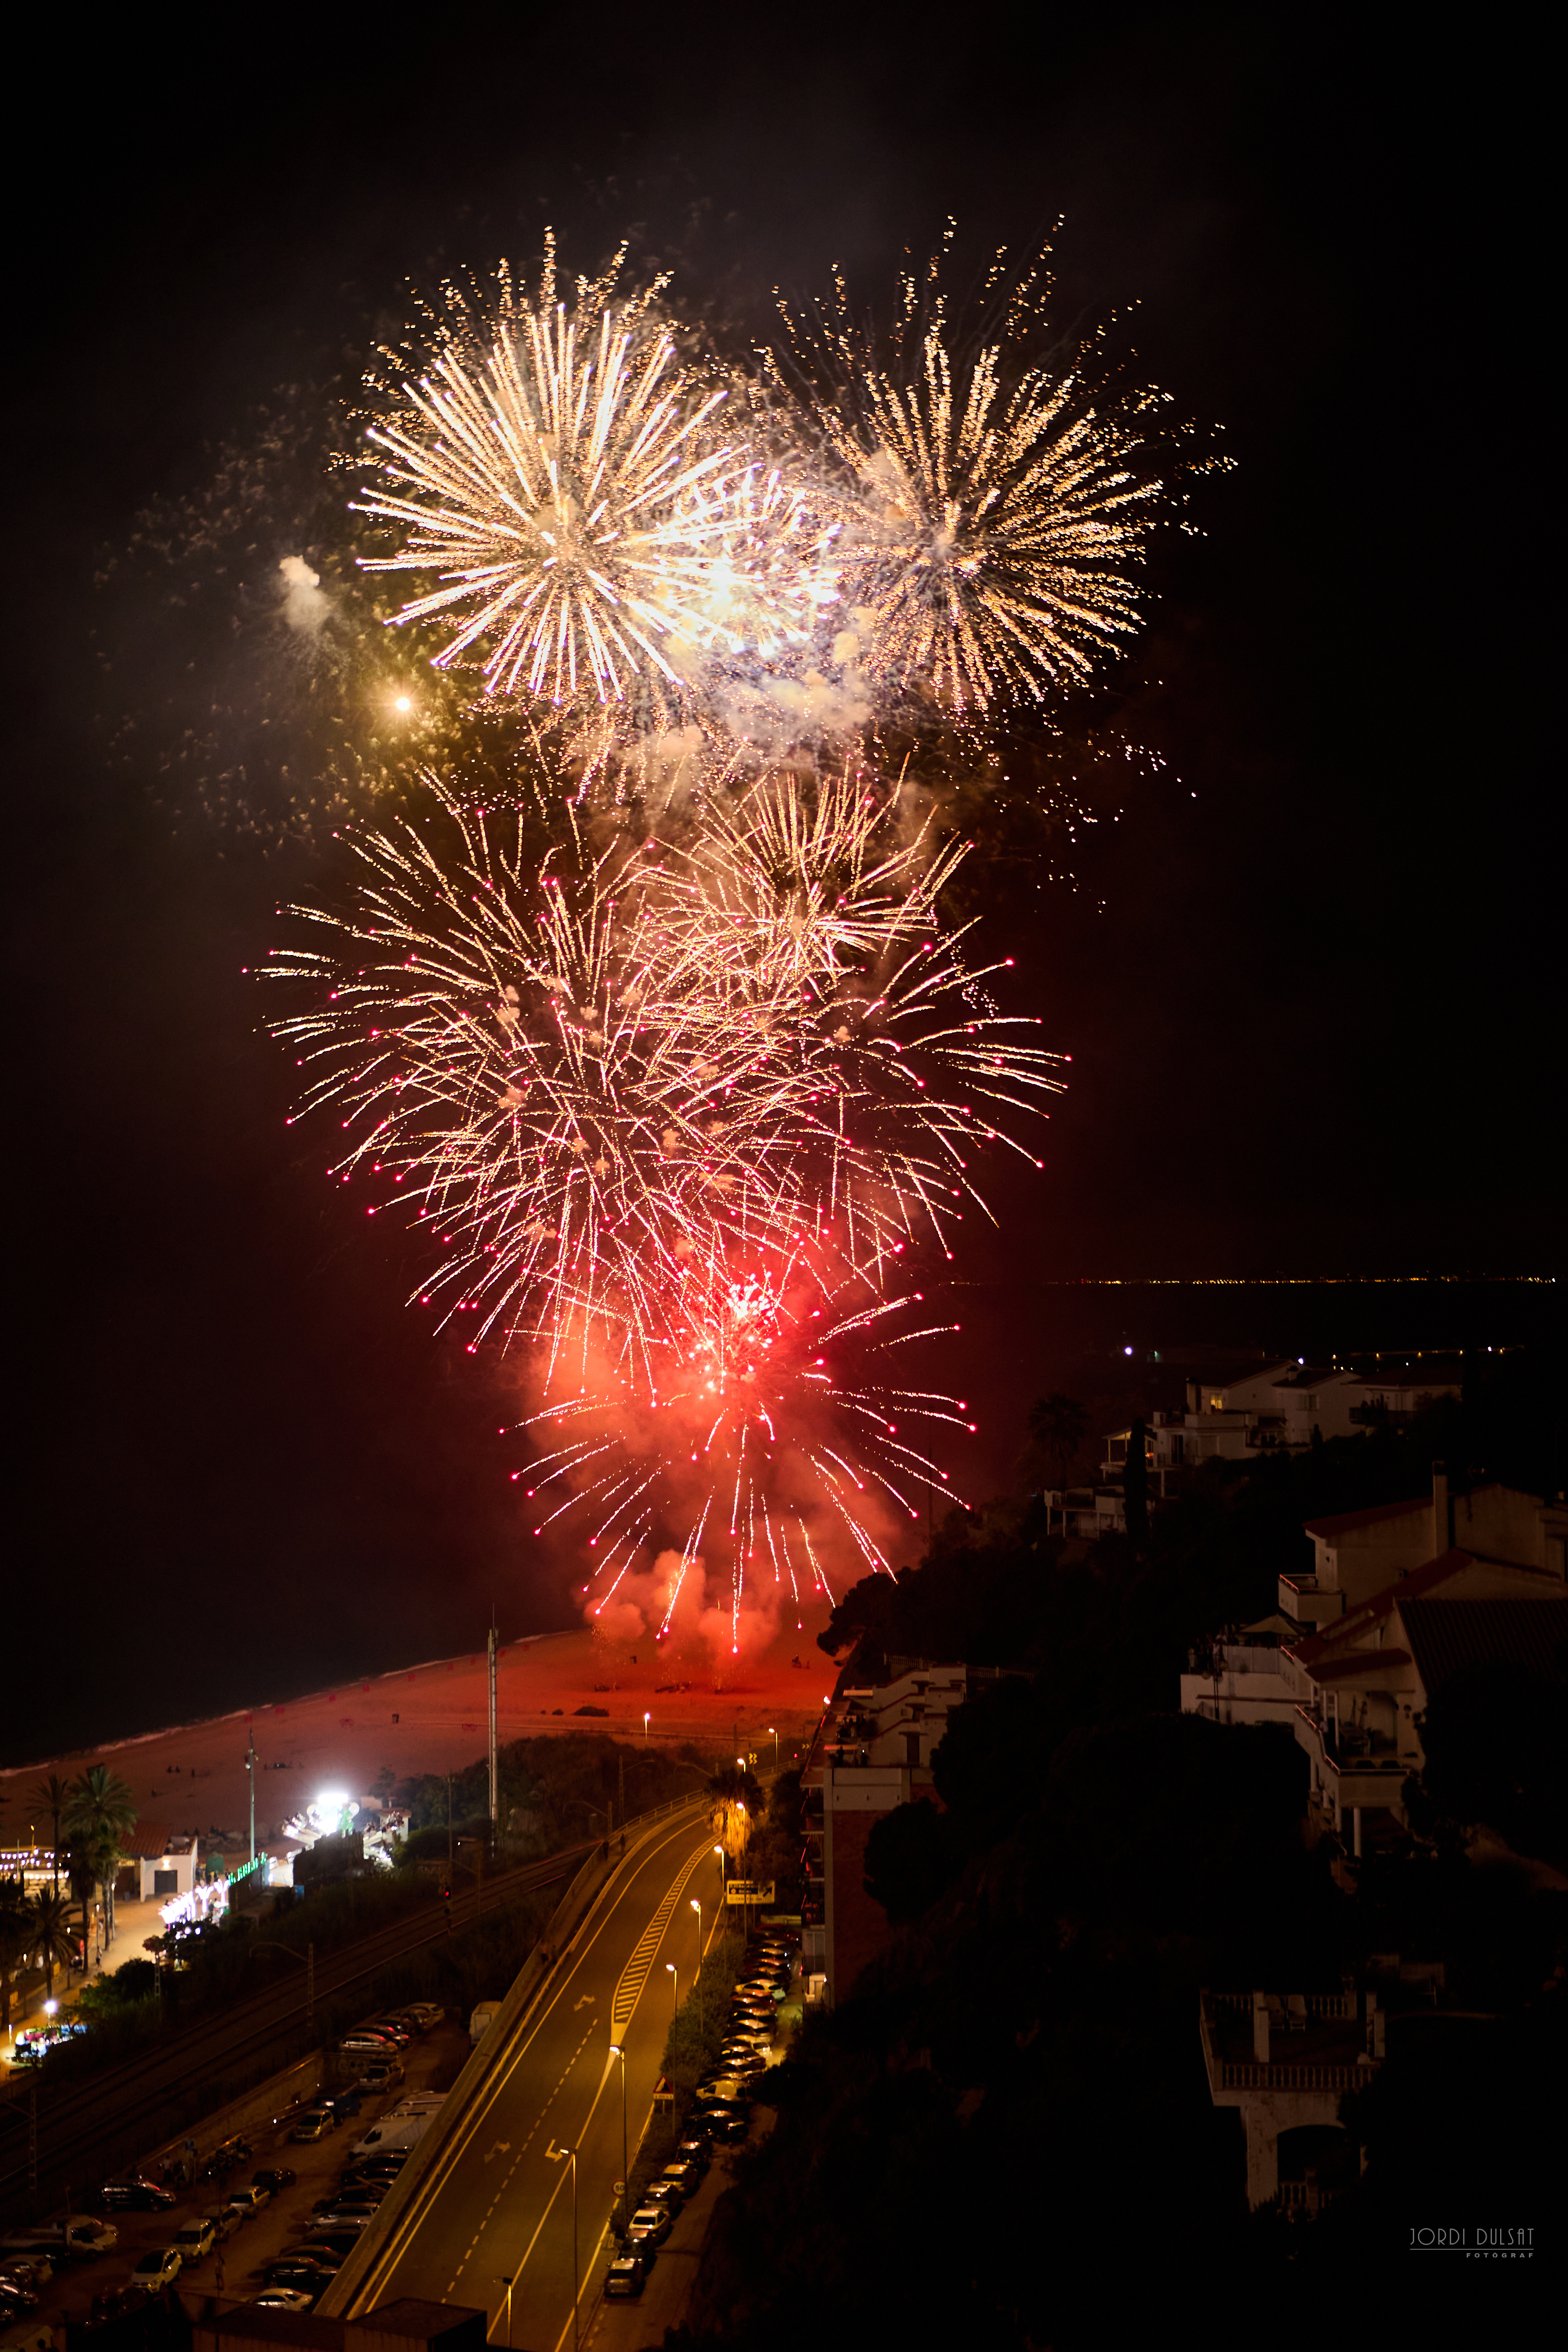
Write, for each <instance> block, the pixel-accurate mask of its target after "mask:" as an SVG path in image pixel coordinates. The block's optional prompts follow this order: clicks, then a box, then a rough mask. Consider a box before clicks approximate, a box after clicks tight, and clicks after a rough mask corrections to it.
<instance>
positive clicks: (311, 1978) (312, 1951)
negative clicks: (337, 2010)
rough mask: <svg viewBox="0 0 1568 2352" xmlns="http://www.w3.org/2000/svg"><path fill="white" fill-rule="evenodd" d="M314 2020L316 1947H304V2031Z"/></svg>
mask: <svg viewBox="0 0 1568 2352" xmlns="http://www.w3.org/2000/svg"><path fill="white" fill-rule="evenodd" d="M315 2021H316V1947H315V1946H314V1944H307V1945H306V1947H305V2031H306V2032H307V2033H308V2032H310V2028H311V2026H312V2025H314V2023H315Z"/></svg>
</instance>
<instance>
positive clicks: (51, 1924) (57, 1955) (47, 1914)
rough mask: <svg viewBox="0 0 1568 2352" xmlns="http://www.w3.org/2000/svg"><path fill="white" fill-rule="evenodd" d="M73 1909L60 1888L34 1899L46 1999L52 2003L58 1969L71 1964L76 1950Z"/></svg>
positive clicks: (36, 1930) (34, 1917)
mask: <svg viewBox="0 0 1568 2352" xmlns="http://www.w3.org/2000/svg"><path fill="white" fill-rule="evenodd" d="M70 1910H71V1906H70V1904H69V1902H68V1899H67V1897H66V1896H65V1895H62V1894H61V1893H60V1892H59V1889H58V1887H57V1888H56V1889H55V1891H54V1892H53V1893H52V1894H49V1893H45V1894H42V1895H37V1896H36V1897H35V1898H34V1902H33V1919H34V1923H35V1932H36V1936H37V1949H38V1957H39V1958H40V1959H41V1960H42V1961H43V1963H44V1999H45V2000H53V1999H54V1994H55V1967H56V1963H57V1962H58V1961H60V1960H68V1959H69V1958H70V1957H71V1955H72V1953H73V1952H74V1951H75V1949H76V1930H75V1928H74V1927H72V1925H71V1919H70Z"/></svg>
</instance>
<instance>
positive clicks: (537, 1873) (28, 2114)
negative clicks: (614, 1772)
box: [0, 1824, 629, 2221]
mask: <svg viewBox="0 0 1568 2352" xmlns="http://www.w3.org/2000/svg"><path fill="white" fill-rule="evenodd" d="M628 1826H629V1824H628ZM599 1843H601V1841H599V1840H597V1839H595V1840H592V1841H591V1842H590V1843H587V1844H585V1845H577V1846H572V1847H569V1848H567V1849H566V1850H565V1851H563V1853H555V1854H550V1855H547V1856H546V1857H545V1858H544V1859H543V1860H542V1861H541V1862H537V1863H529V1864H524V1865H523V1866H522V1867H521V1868H520V1869H517V1870H510V1871H503V1872H500V1873H498V1874H497V1875H496V1876H494V1877H493V1878H490V1879H488V1880H486V1881H485V1882H484V1883H483V1885H478V1886H475V1887H473V1888H471V1889H469V1890H468V1891H467V1892H465V1893H461V1894H459V1893H458V1892H456V1891H454V1893H453V1895H452V1898H451V1906H450V1911H451V1916H450V1920H449V1921H448V1918H447V1906H445V1905H444V1904H442V1903H440V1902H439V1901H432V1903H431V1904H430V1905H429V1906H427V1907H422V1908H421V1909H419V1910H418V1911H416V1912H415V1913H413V1914H412V1915H411V1916H408V1917H406V1918H403V1919H399V1920H395V1922H394V1923H393V1924H392V1926H391V1927H383V1928H380V1929H378V1930H377V1931H376V1932H375V1933H374V1935H370V1936H364V1937H360V1938H359V1939H357V1940H356V1941H355V1942H354V1943H353V1944H347V1945H342V1946H340V1947H339V1948H337V1950H335V1951H332V1952H328V1953H326V1954H324V1955H323V1957H322V1958H321V1959H320V1960H318V1961H317V1962H316V1963H315V1967H314V1972H313V1987H312V1990H313V1997H314V2003H315V2004H316V2005H317V2006H319V2005H320V2004H321V2003H323V2002H326V2001H330V2000H332V1999H333V1998H334V1997H335V1996H336V1995H337V1994H339V1993H342V1992H346V1991H348V1990H350V1989H351V1988H352V1987H353V1985H355V1984H357V1983H360V1982H362V1981H363V1979H365V1978H367V1977H372V1976H374V1974H375V1973H376V1971H377V1969H382V1968H384V1967H385V1966H386V1964H387V1962H388V1961H390V1960H395V1959H401V1958H405V1957H406V1956H407V1955H408V1954H410V1953H413V1952H417V1951H420V1950H422V1949H423V1948H426V1946H428V1945H430V1944H437V1943H440V1942H442V1941H444V1940H445V1938H446V1937H447V1935H448V1934H453V1933H456V1932H457V1931H458V1929H459V1928H463V1927H469V1926H471V1925H472V1924H473V1922H474V1921H475V1920H477V1919H478V1918H479V1917H480V1916H483V1915H484V1914H485V1913H488V1912H489V1911H491V1910H493V1909H495V1908H497V1907H498V1906H500V1904H502V1903H505V1902H507V1901H510V1899H512V1898H513V1897H515V1896H516V1895H523V1894H531V1893H532V1892H534V1891H535V1890H536V1889H542V1888H544V1887H548V1886H553V1885H559V1884H560V1883H562V1882H563V1881H564V1880H566V1879H569V1878H571V1877H572V1876H573V1875H574V1873H575V1872H576V1871H577V1869H578V1868H579V1867H580V1866H581V1864H582V1862H583V1859H584V1855H586V1854H587V1853H592V1852H593V1851H594V1848H595V1845H597V1844H599ZM300 1958H301V1965H300V1969H298V1970H297V1971H293V1972H291V1973H290V1974H289V1976H288V1977H287V1978H285V1979H283V1980H282V1981H280V1982H279V1984H277V1985H275V1986H269V1987H268V1990H266V1991H264V1992H259V1993H253V1994H251V1995H249V1996H248V1997H247V1999H246V2000H242V2001H237V2002H235V2003H234V2004H233V2006H232V2007H231V2008H229V2009H228V2010H227V2011H225V2012H224V2013H223V2015H222V2016H220V2017H213V2018H204V2019H202V2020H200V2021H197V2022H196V2023H195V2024H192V2025H190V2026H187V2027H185V2028H184V2029H183V2030H182V2031H179V2032H175V2033H173V2034H171V2035H170V2036H169V2037H168V2039H167V2040H161V2041H160V2042H158V2044H157V2046H156V2047H155V2048H154V2049H153V2050H150V2051H149V2052H148V2053H146V2054H145V2056H143V2057H140V2058H134V2059H129V2060H127V2061H126V2062H125V2063H124V2064H123V2065H120V2066H114V2067H108V2068H105V2069H104V2070H103V2071H102V2072H101V2073H97V2074H91V2075H89V2077H87V2078H86V2079H85V2080H84V2081H81V2082H79V2083H72V2082H69V2081H65V2082H60V2081H58V2080H57V2081H56V2082H51V2081H50V2078H49V2070H48V2068H47V2064H46V2066H44V2067H42V2068H40V2069H39V2070H38V2072H37V2074H36V2075H35V2076H34V2077H33V2078H32V2079H31V2080H29V2081H26V2082H23V2081H20V2080H16V2081H14V2083H13V2085H12V2087H11V2089H10V2092H9V2095H8V2096H7V2097H6V2098H5V2101H4V2102H3V2103H0V2216H3V2217H4V2218H5V2219H6V2220H8V2221H16V2219H18V2218H19V2217H20V2216H21V2215H22V2214H24V2213H25V2212H26V2211H28V2210H33V2209H37V2210H48V2208H49V2207H50V2206H51V2205H53V2204H54V2203H56V2202H57V2201H58V2199H59V2198H60V2196H61V2195H62V2194H63V2193H65V2192H66V2191H68V2189H83V2188H85V2187H86V2186H87V2185H88V2184H89V2182H93V2181H97V2180H101V2179H105V2178H107V2177H108V2175H109V2174H110V2173H112V2172H115V2171H117V2170H119V2169H120V2168H121V2167H123V2166H124V2165H126V2164H128V2163H130V2162H131V2161H132V2160H133V2159H134V2158H136V2157H137V2156H139V2155H141V2154H143V2153H144V2152H145V2151H146V2150H147V2149H148V2148H149V2147H153V2146H155V2145H156V2144H157V2142H158V2140H159V2139H160V2138H163V2137H167V2136H168V2133H169V2132H170V2131H173V2130H174V2129H177V2128H178V2126H179V2124H180V2123H181V2121H182V2120H184V2115H185V2113H186V2108H187V2102H188V2098H189V2091H190V2085H191V2084H192V2082H193V2081H194V2080H197V2079H200V2078H201V2077H203V2076H205V2075H207V2074H213V2073H215V2072H221V2073H223V2074H234V2073H236V2072H237V2071H248V2070H254V2072H255V2073H256V2074H258V2075H259V2074H263V2073H266V2072H270V2071H272V2068H271V2066H269V2065H267V2064H266V2063H264V2062H266V2061H267V2060H268V2059H269V2058H273V2059H275V2060H276V2063H277V2064H278V2065H282V2064H285V2063H288V2059H289V2055H290V2054H298V2052H297V2051H291V2050H290V2049H289V2047H288V2046H287V2045H289V2044H300V2045H302V2046H303V2047H307V2048H308V2047H310V2046H311V2044H312V2043H313V2042H314V2039H315V2036H314V2034H313V2032H311V2031H310V2021H309V2020H308V2018H307V1969H306V1966H305V1963H304V1960H303V1956H300Z"/></svg>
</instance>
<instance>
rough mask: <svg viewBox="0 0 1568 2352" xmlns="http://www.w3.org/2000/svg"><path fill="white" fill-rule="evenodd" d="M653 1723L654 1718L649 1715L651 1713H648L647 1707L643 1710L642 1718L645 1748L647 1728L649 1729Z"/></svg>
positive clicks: (645, 1745)
mask: <svg viewBox="0 0 1568 2352" xmlns="http://www.w3.org/2000/svg"><path fill="white" fill-rule="evenodd" d="M652 1721H653V1717H652V1716H651V1715H649V1713H648V1711H647V1708H646V1707H645V1708H644V1709H643V1718H642V1744H643V1746H644V1747H645V1748H646V1747H647V1727H648V1725H649V1724H650V1723H651V1722H652Z"/></svg>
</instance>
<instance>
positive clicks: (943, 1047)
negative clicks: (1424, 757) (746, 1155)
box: [665, 772, 1061, 1274]
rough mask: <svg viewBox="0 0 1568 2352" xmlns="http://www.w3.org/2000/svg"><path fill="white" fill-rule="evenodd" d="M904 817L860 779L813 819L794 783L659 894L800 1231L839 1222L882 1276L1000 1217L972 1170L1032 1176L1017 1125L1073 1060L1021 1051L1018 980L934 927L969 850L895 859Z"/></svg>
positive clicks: (671, 876)
mask: <svg viewBox="0 0 1568 2352" xmlns="http://www.w3.org/2000/svg"><path fill="white" fill-rule="evenodd" d="M898 811H899V795H898V793H893V794H892V795H891V796H890V797H888V798H885V799H884V798H882V797H880V796H879V795H878V794H877V793H874V792H871V791H869V790H868V789H867V788H866V786H865V784H864V782H862V781H861V780H858V779H853V778H850V777H844V778H839V779H837V780H825V781H824V782H821V783H820V784H819V785H818V787H817V789H816V794H815V798H814V801H813V802H812V803H810V804H808V803H807V801H806V800H805V798H803V795H802V792H801V786H800V782H799V779H798V778H797V777H795V776H794V775H791V774H789V773H787V772H786V773H784V774H783V775H778V776H771V777H766V778H764V779H763V780H762V781H761V782H759V783H758V784H757V785H755V786H754V787H753V788H752V791H751V792H750V793H747V794H746V795H745V797H744V798H743V799H742V800H741V801H739V802H737V803H724V802H721V801H717V800H716V801H714V802H713V803H710V806H709V808H708V809H707V811H706V812H705V819H704V824H703V825H702V828H701V830H700V832H699V835H698V836H697V839H696V841H695V843H694V844H692V845H689V848H688V849H687V851H686V854H685V856H684V857H683V858H682V859H679V860H675V859H672V861H671V865H670V868H669V871H668V875H667V877H666V883H665V888H666V892H667V906H668V914H667V918H666V936H667V938H668V939H670V940H675V941H678V942H679V947H680V951H681V953H682V955H683V957H684V958H686V959H688V960H689V963H690V965H691V966H693V967H696V968H699V969H700V971H701V972H702V974H703V977H702V980H701V983H700V984H701V986H702V987H703V988H704V989H705V991H706V992H709V993H710V995H711V996H712V997H713V999H714V1001H715V1002H716V1003H721V1004H722V1005H723V1006H724V1008H725V1021H726V1025H727V1026H729V1027H730V1028H731V1029H732V1030H733V1031H734V1032H735V1033H737V1034H740V1033H742V1032H744V1033H745V1034H749V1035H750V1036H751V1038H752V1040H753V1041H754V1046H755V1050H754V1051H753V1052H752V1055H751V1056H750V1059H749V1063H748V1066H747V1068H746V1071H745V1073H744V1075H743V1076H742V1077H741V1078H740V1079H739V1080H738V1081H737V1084H736V1087H735V1089H734V1093H733V1097H732V1102H733V1106H734V1108H735V1109H736V1111H737V1112H738V1114H739V1115H740V1118H741V1122H742V1125H749V1126H750V1127H751V1129H752V1131H755V1132H761V1131H765V1130H766V1129H768V1128H769V1127H770V1126H771V1125H773V1124H774V1123H775V1122H776V1123H777V1125H778V1128H779V1129H780V1131H781V1133H782V1132H783V1131H784V1129H788V1130H789V1132H790V1137H791V1150H790V1154H789V1159H788V1176H787V1181H788V1183H789V1185H790V1186H791V1188H792V1193H791V1197H792V1199H793V1200H794V1201H795V1202H796V1203H798V1204H799V1205H798V1212H797V1213H798V1215H799V1217H800V1219H801V1222H802V1223H811V1224H812V1225H813V1226H814V1227H815V1229H816V1230H817V1231H819V1232H820V1231H821V1230H822V1228H823V1225H824V1223H825V1221H831V1220H832V1219H834V1218H838V1217H843V1218H845V1219H847V1240H846V1243H845V1246H846V1247H847V1252H848V1255H850V1257H851V1258H853V1259H855V1260H856V1261H857V1262H858V1263H860V1264H862V1265H865V1266H867V1267H868V1268H875V1269H877V1270H878V1272H879V1274H880V1272H881V1271H883V1270H885V1269H886V1267H887V1265H889V1261H890V1260H892V1259H894V1258H896V1257H899V1256H900V1255H903V1254H904V1252H905V1251H906V1250H907V1248H908V1247H909V1246H910V1244H911V1242H913V1241H915V1240H917V1239H919V1238H922V1237H927V1236H929V1237H930V1238H931V1239H934V1240H935V1241H936V1242H937V1243H938V1244H940V1246H941V1247H942V1250H943V1252H944V1254H945V1255H947V1256H949V1257H951V1256H952V1249H951V1247H950V1246H949V1243H950V1240H951V1237H952V1236H951V1227H952V1224H953V1223H954V1222H956V1221H959V1220H961V1219H962V1217H963V1206H962V1203H963V1202H964V1201H966V1200H967V1201H973V1202H974V1203H975V1204H976V1205H977V1206H978V1207H980V1208H981V1209H982V1211H983V1212H984V1213H986V1214H989V1212H988V1211H985V1208H984V1200H983V1198H982V1196H981V1194H980V1192H979V1191H978V1189H977V1187H976V1184H975V1181H974V1170H973V1161H974V1160H975V1158H976V1157H977V1155H978V1154H979V1153H980V1151H981V1150H983V1149H984V1147H985V1146H986V1145H988V1144H990V1143H993V1142H997V1141H1002V1142H1005V1143H1006V1144H1008V1145H1009V1146H1010V1147H1011V1148H1012V1149H1014V1150H1017V1151H1018V1152H1020V1153H1021V1154H1022V1155H1023V1156H1024V1157H1026V1158H1028V1159H1031V1160H1032V1159H1033V1158H1034V1154H1033V1153H1032V1152H1029V1151H1027V1150H1026V1147H1025V1146H1024V1145H1023V1144H1022V1143H1020V1142H1018V1141H1017V1140H1016V1138H1015V1137H1013V1136H1012V1135H1011V1134H1010V1133H1008V1132H1007V1127H1006V1124H1005V1122H1009V1121H1012V1120H1014V1119H1015V1118H1016V1116H1017V1115H1019V1114H1022V1115H1024V1116H1025V1117H1026V1118H1027V1117H1037V1116H1039V1115H1040V1113H1041V1112H1042V1110H1043V1108H1044V1105H1043V1102H1042V1099H1041V1097H1045V1096H1047V1095H1049V1094H1052V1093H1055V1092H1058V1091H1059V1089H1060V1087H1061V1078H1060V1076H1059V1071H1060V1064H1061V1057H1060V1056H1059V1055H1055V1054H1052V1053H1049V1052H1047V1051H1046V1050H1044V1049H1043V1048H1041V1047H1039V1046H1037V1045H1035V1044H1034V1043H1033V1042H1032V1039H1030V1040H1027V1041H1026V1039H1025V1038H1024V1037H1022V1036H1021V1035H1020V1034H1019V1033H1020V1032H1023V1031H1034V1030H1037V1028H1038V1027H1039V1025H1040V1024H1039V1023H1038V1022H1037V1021H1036V1020H1031V1019H1025V1018H1022V1017H1018V1016H1012V1017H1008V1016H1004V1015H1001V1014H1000V1013H998V1012H997V1010H996V1007H995V1005H994V1002H993V1001H992V999H991V997H990V995H989V993H988V992H987V990H986V988H985V984H984V983H985V982H986V981H987V980H988V979H989V978H990V977H992V976H993V974H994V973H995V972H997V971H1003V970H1005V969H1007V968H1008V964H1009V962H1010V960H1004V961H1003V962H1001V963H998V964H995V965H993V966H989V967H984V968H979V969H975V970H971V969H969V968H968V967H967V966H966V965H965V963H964V961H963V951H962V941H963V937H964V932H963V930H959V931H956V932H954V931H950V930H949V929H946V928H945V927H944V926H943V924H942V921H941V919H940V918H939V915H938V912H937V907H936V898H937V894H938V892H939V890H940V889H941V888H942V886H943V885H944V884H945V883H946V882H947V881H949V880H950V879H951V877H952V875H953V873H954V872H955V871H956V869H957V868H958V866H959V865H960V864H961V863H962V860H963V856H964V855H965V849H964V845H962V844H950V845H948V846H946V847H945V848H938V847H936V846H935V845H932V844H931V843H929V842H928V840H927V837H926V835H925V833H924V831H923V830H922V831H921V832H920V833H919V834H917V835H916V837H915V838H914V839H913V840H912V841H911V842H909V843H906V844H905V845H903V846H901V847H900V846H894V845H890V844H891V843H892V842H894V841H895V840H896V835H897V821H898ZM683 968H684V967H683ZM771 1164H772V1166H773V1168H774V1170H780V1169H781V1168H782V1166H783V1164H784V1163H783V1160H782V1155H781V1156H775V1158H774V1160H773V1162H772V1163H771ZM1039 1164H1040V1163H1039V1162H1038V1161H1036V1165H1039ZM779 1198H780V1201H781V1203H782V1201H783V1198H784V1195H783V1193H782V1192H781V1194H780V1196H779Z"/></svg>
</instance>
